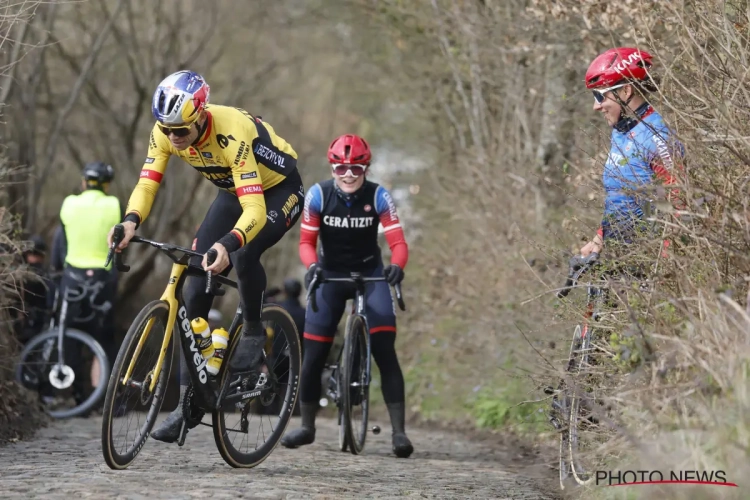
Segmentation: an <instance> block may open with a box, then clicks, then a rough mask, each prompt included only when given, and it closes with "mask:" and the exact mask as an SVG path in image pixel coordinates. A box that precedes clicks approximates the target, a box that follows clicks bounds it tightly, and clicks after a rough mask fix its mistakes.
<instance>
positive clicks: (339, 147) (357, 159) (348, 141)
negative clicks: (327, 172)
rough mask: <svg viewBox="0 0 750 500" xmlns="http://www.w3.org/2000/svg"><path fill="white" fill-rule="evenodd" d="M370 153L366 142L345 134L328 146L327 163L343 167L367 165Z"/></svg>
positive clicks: (356, 136) (370, 156)
mask: <svg viewBox="0 0 750 500" xmlns="http://www.w3.org/2000/svg"><path fill="white" fill-rule="evenodd" d="M371 158H372V153H370V146H369V145H368V144H367V141H365V140H364V139H362V138H361V137H360V136H358V135H354V134H345V135H342V136H339V137H337V138H335V139H334V140H333V142H332V143H331V145H330V146H328V162H329V163H343V164H345V165H369V164H370V159H371Z"/></svg>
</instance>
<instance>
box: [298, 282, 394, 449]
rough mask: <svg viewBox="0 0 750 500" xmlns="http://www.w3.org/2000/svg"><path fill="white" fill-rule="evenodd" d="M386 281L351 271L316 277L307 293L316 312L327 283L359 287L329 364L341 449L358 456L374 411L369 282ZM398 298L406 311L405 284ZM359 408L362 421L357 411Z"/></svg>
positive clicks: (327, 366) (330, 383) (329, 384)
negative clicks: (341, 275)
mask: <svg viewBox="0 0 750 500" xmlns="http://www.w3.org/2000/svg"><path fill="white" fill-rule="evenodd" d="M375 281H385V278H383V277H376V278H372V277H364V276H362V274H361V273H351V276H350V277H348V278H321V279H318V278H317V277H316V278H313V281H312V283H310V288H309V289H308V292H307V299H308V300H309V301H310V307H311V308H312V310H313V311H315V312H317V311H318V305H317V301H316V298H315V291H316V289H317V288H318V287H319V286H320V285H322V284H323V283H334V282H344V283H354V285H355V286H356V288H355V294H354V300H353V302H352V312H351V314H350V315H349V317H348V318H347V320H346V329H345V331H344V344H343V346H342V347H341V350H340V351H339V355H338V358H337V362H336V363H335V364H333V365H326V368H327V369H329V370H331V376H330V378H329V379H328V387H327V390H326V394H327V395H328V396H329V397H330V398H331V399H332V400H333V401H334V403H335V404H336V406H337V408H338V424H339V449H340V450H341V451H346V450H347V448H348V449H349V451H350V452H351V453H352V454H354V455H359V454H360V453H362V451H363V450H364V448H365V439H366V438H367V431H368V429H367V421H368V417H369V411H370V369H371V360H372V357H371V355H370V328H369V326H368V323H367V315H366V313H365V286H366V284H367V283H372V282H375ZM394 289H395V291H396V300H397V301H398V306H399V308H400V309H401V310H402V311H405V310H406V305H405V304H404V298H403V296H402V295H401V285H396V286H395V287H394ZM357 407H359V413H360V414H361V416H360V419H359V423H357V420H356V419H355V412H356V411H357ZM372 432H373V433H374V434H379V433H380V427H378V426H374V427H373V428H372Z"/></svg>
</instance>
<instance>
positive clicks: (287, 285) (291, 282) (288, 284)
mask: <svg viewBox="0 0 750 500" xmlns="http://www.w3.org/2000/svg"><path fill="white" fill-rule="evenodd" d="M284 293H285V294H286V295H287V297H294V298H295V299H296V298H297V297H299V296H300V294H301V293H302V283H300V281H299V280H298V279H296V278H287V279H285V280H284Z"/></svg>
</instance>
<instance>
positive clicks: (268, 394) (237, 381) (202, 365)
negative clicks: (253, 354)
mask: <svg viewBox="0 0 750 500" xmlns="http://www.w3.org/2000/svg"><path fill="white" fill-rule="evenodd" d="M122 237H123V227H122V226H119V225H118V226H116V227H115V233H114V241H113V243H112V247H111V249H110V252H109V256H108V262H109V261H111V260H112V258H113V256H114V261H115V266H116V267H117V269H118V270H120V271H121V272H127V271H128V270H129V269H130V266H128V265H126V264H125V263H124V262H123V259H122V254H120V253H115V252H114V249H115V248H116V246H117V245H119V243H120V241H122ZM130 242H131V243H141V244H147V245H151V246H153V247H155V248H157V249H158V250H160V251H161V252H163V253H164V254H165V255H166V256H168V257H169V258H170V259H172V261H173V262H174V264H173V265H172V270H171V272H170V277H169V280H168V284H167V287H166V289H165V290H164V293H163V294H162V296H161V298H160V299H159V300H155V301H152V302H150V303H149V304H147V305H146V306H145V307H144V308H143V309H142V310H141V312H140V313H139V314H138V316H137V317H136V318H135V320H134V321H133V323H132V325H131V326H130V329H129V330H128V333H127V335H126V337H125V340H124V341H123V343H122V347H121V348H120V352H119V354H118V356H117V360H116V361H115V364H114V369H113V370H112V376H111V377H110V379H109V385H108V387H107V397H106V399H105V402H104V416H103V419H102V452H103V454H104V460H105V461H106V463H107V465H109V467H111V468H112V469H124V468H126V467H128V466H129V465H130V464H131V463H132V462H133V460H134V459H135V457H136V456H137V455H138V453H139V452H140V451H141V449H142V448H143V445H144V444H145V442H146V440H147V439H148V435H149V433H150V431H151V429H152V428H153V426H154V423H155V421H156V417H157V415H158V413H159V410H160V408H161V405H162V401H163V399H164V395H165V391H166V388H167V381H168V379H169V373H170V371H171V367H172V359H173V358H172V354H173V353H172V349H173V342H172V338H173V334H174V335H177V336H178V337H179V339H180V343H181V346H182V352H183V353H184V356H185V358H184V359H185V360H187V367H188V371H189V373H190V380H191V384H190V385H189V387H188V390H187V391H186V392H185V396H184V400H183V406H182V407H183V408H184V409H185V410H184V411H185V415H184V416H185V418H184V422H183V427H182V430H181V435H180V438H179V439H178V441H177V443H178V445H179V446H182V445H183V444H184V442H185V436H186V434H187V430H188V427H189V425H191V424H198V423H202V422H200V417H197V415H200V414H201V413H202V412H201V411H200V410H203V411H205V412H207V413H211V417H212V424H204V425H208V426H210V427H213V435H214V440H215V442H216V447H217V448H218V450H219V453H220V454H221V457H222V458H223V459H224V460H225V461H226V462H227V463H228V464H229V465H231V466H232V467H255V466H256V465H258V464H260V463H261V462H263V461H264V460H265V459H266V458H267V457H268V456H269V455H270V454H271V452H272V451H273V450H274V448H275V447H276V445H277V444H278V442H279V440H280V439H281V436H282V434H283V433H284V431H285V430H286V427H287V424H288V423H289V419H290V417H291V414H292V408H293V407H294V402H295V400H296V399H297V395H298V392H299V376H300V371H301V354H300V346H299V339H298V334H297V331H296V328H295V326H294V322H293V321H292V318H291V317H290V316H289V314H288V313H286V311H284V310H283V309H282V308H280V307H278V306H275V305H272V304H265V305H264V306H263V310H262V316H261V318H262V321H263V324H264V327H265V328H266V330H267V331H271V332H272V335H269V339H268V342H267V343H266V348H265V352H264V361H263V363H262V366H263V369H262V370H261V373H260V374H257V373H255V372H247V373H234V372H231V373H230V370H229V369H228V368H227V367H228V366H229V364H230V360H231V358H232V356H233V355H234V353H235V348H236V346H237V345H238V339H239V333H240V330H241V328H242V309H241V307H238V308H237V313H236V314H235V317H234V319H233V320H232V323H231V326H230V327H229V330H228V331H229V341H228V344H227V348H226V352H225V355H224V359H223V362H222V364H221V366H220V368H219V371H218V373H217V374H216V376H211V375H209V373H208V370H207V368H206V360H205V358H203V356H202V355H201V352H200V351H199V349H198V346H197V344H196V341H195V338H194V334H193V331H192V328H191V323H190V319H189V318H188V317H187V312H186V309H185V305H184V303H183V299H182V287H183V285H184V283H185V279H186V278H187V277H188V276H193V277H197V278H201V277H205V278H206V283H207V286H206V293H209V294H213V295H224V293H225V292H226V290H225V289H224V288H221V285H223V286H228V287H232V288H237V283H236V282H235V281H232V280H230V279H228V278H225V277H223V276H220V275H216V276H214V275H212V274H211V273H210V272H206V271H204V270H203V269H202V268H201V267H198V266H195V265H192V264H190V263H189V261H190V257H193V256H195V257H202V254H200V253H198V252H194V251H192V250H188V249H186V248H182V247H179V246H176V245H171V244H168V243H159V242H156V241H151V240H148V239H146V238H141V237H137V236H136V237H134V238H133V239H131V240H130ZM207 257H208V260H209V264H210V263H212V262H213V261H214V260H215V259H216V253H215V251H211V250H210V251H209V252H208V254H207ZM282 365H283V366H286V367H288V369H287V370H286V371H283V370H279V369H278V367H279V366H282ZM280 372H281V373H280ZM279 401H280V402H281V405H280V409H279V410H278V412H275V413H276V415H268V414H261V415H256V414H255V413H257V412H251V407H257V405H261V406H263V407H272V406H273V405H278V403H279ZM142 413H145V416H144V417H145V419H144V418H142ZM261 413H269V412H261ZM254 416H258V421H257V422H251V420H252V417H254ZM130 417H135V418H136V420H137V422H138V423H137V424H136V426H135V427H136V428H135V430H134V435H132V436H130V435H128V434H127V433H128V432H129V431H130V427H131V426H130V425H129V420H128V419H129V418H130ZM272 418H273V419H275V422H270V421H271V420H272ZM264 419H267V420H269V422H268V423H265V422H264ZM123 423H125V425H124V426H123V425H120V426H119V427H120V428H122V427H125V434H126V435H125V438H124V439H123V440H122V441H121V442H120V441H119V437H120V434H122V433H121V432H119V431H116V430H115V424H123ZM253 436H254V437H255V438H256V442H255V443H250V442H249V440H250V439H252V437H253ZM234 438H237V440H236V441H235V439H234ZM257 439H262V441H261V442H258V441H257Z"/></svg>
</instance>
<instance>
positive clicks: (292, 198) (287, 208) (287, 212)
mask: <svg viewBox="0 0 750 500" xmlns="http://www.w3.org/2000/svg"><path fill="white" fill-rule="evenodd" d="M297 203H299V198H297V195H296V194H290V195H289V198H288V199H287V200H286V203H284V206H283V207H281V211H282V212H284V217H290V216H292V209H293V208H295V206H296V208H297V210H296V212H299V206H298V205H297ZM296 212H295V213H294V215H297V213H296Z"/></svg>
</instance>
